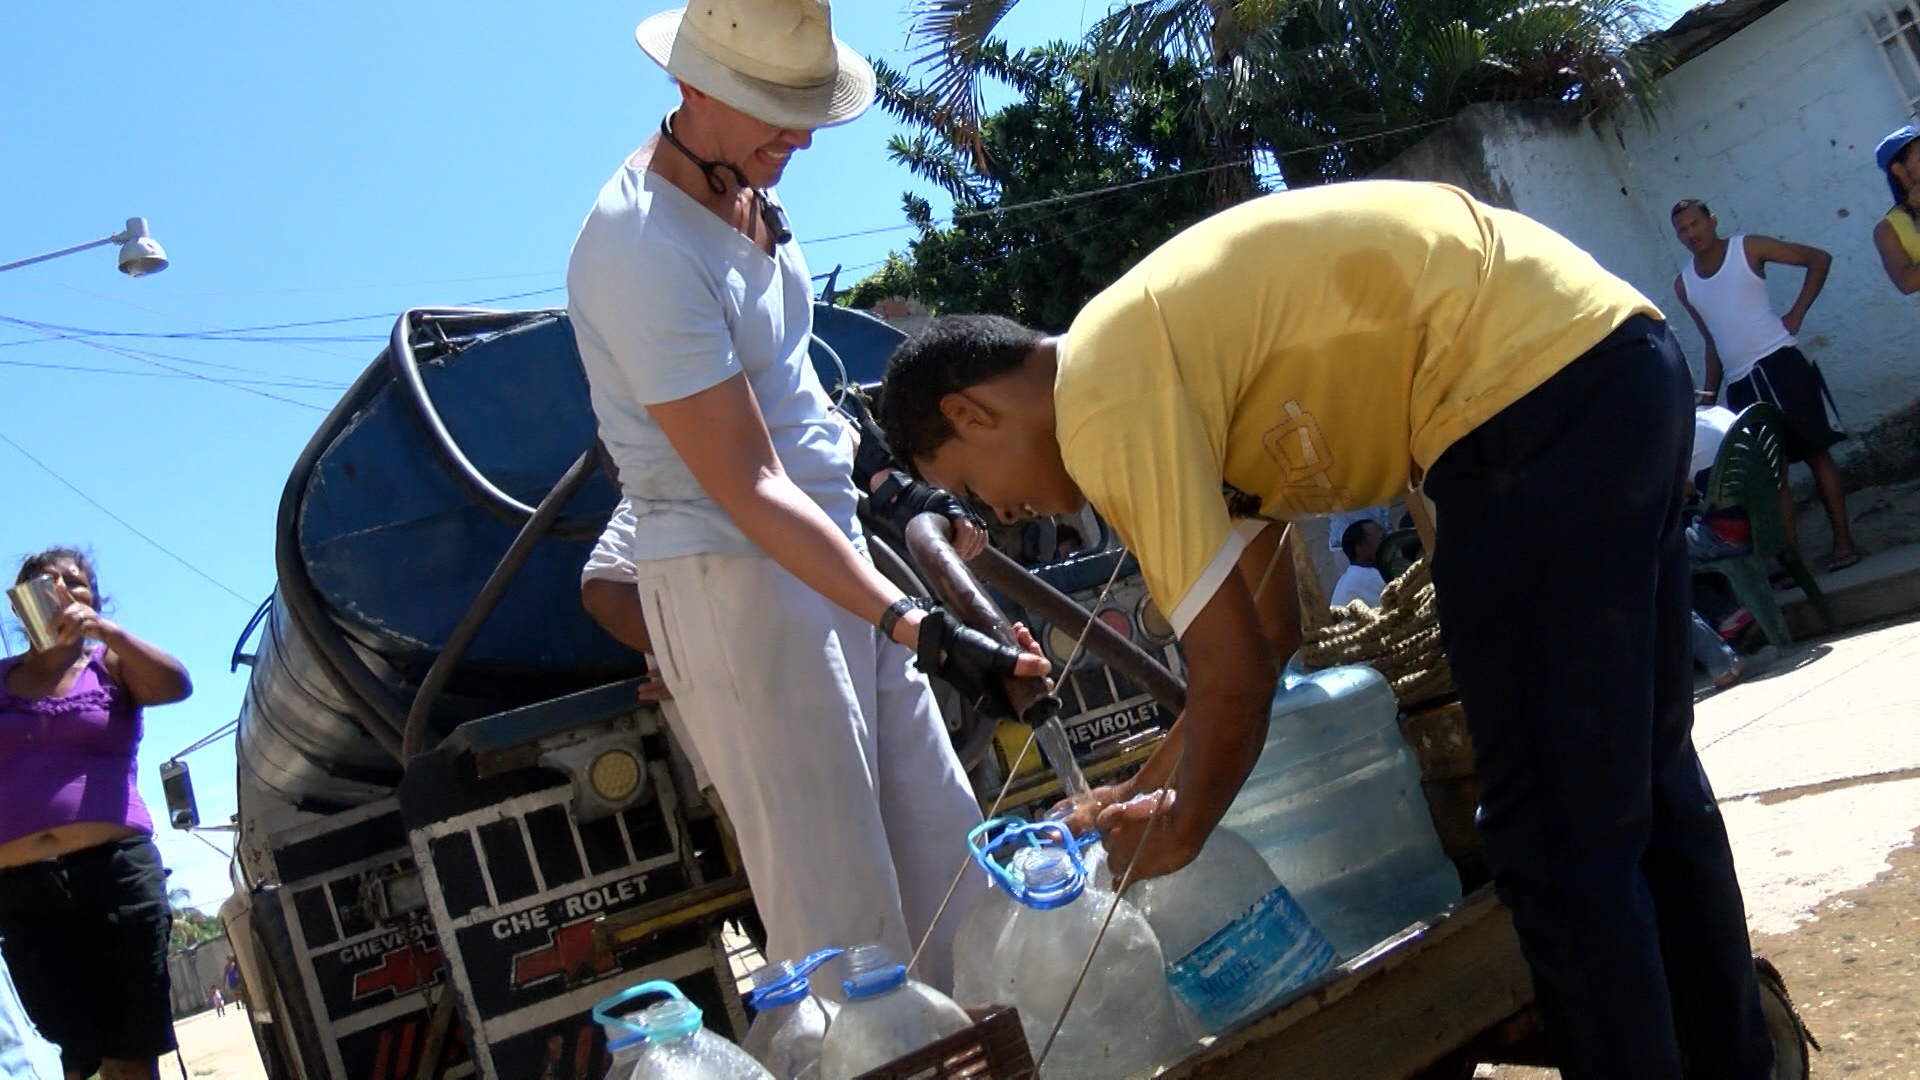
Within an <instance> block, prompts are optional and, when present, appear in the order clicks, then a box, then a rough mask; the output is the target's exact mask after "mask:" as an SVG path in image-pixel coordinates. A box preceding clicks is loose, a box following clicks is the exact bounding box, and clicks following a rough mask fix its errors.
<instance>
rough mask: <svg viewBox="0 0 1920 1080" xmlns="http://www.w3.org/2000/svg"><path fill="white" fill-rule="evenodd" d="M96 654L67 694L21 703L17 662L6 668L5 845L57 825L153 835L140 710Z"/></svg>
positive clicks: (2, 752)
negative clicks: (143, 787) (144, 787)
mask: <svg viewBox="0 0 1920 1080" xmlns="http://www.w3.org/2000/svg"><path fill="white" fill-rule="evenodd" d="M106 654H107V650H106V646H104V645H99V646H95V647H94V650H93V652H92V654H91V655H89V656H88V658H87V666H86V667H85V668H84V669H82V670H81V672H80V675H79V677H78V678H76V679H75V680H74V682H73V689H72V690H70V691H68V692H67V693H65V694H61V695H57V696H52V697H44V698H22V697H16V696H15V695H14V694H12V693H10V692H8V691H7V689H6V678H7V675H8V674H9V673H10V672H11V671H12V670H13V668H14V665H15V664H17V663H19V661H20V658H19V657H17V656H14V657H8V658H6V659H5V660H0V843H6V842H8V841H11V840H18V839H20V838H21V837H23V836H31V835H33V834H34V833H37V832H44V831H46V830H47V829H51V828H53V827H55V826H57V825H73V824H76V823H79V822H104V823H106V824H109V825H125V826H127V827H129V828H132V829H138V830H140V831H141V832H148V833H150V832H152V831H153V817H152V815H150V814H149V813H148V812H147V805H146V803H144V802H142V801H141V799H140V790H139V787H138V785H137V783H136V769H137V767H138V764H137V755H138V753H139V749H140V736H141V733H142V724H141V717H140V706H139V705H137V704H135V703H134V701H133V697H132V695H130V694H128V693H127V691H126V688H125V687H122V686H120V685H119V684H118V683H116V682H114V680H113V676H112V675H110V674H109V673H108V672H107V661H106Z"/></svg>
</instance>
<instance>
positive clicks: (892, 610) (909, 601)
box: [877, 596, 933, 641]
mask: <svg viewBox="0 0 1920 1080" xmlns="http://www.w3.org/2000/svg"><path fill="white" fill-rule="evenodd" d="M915 608H919V609H920V610H921V611H932V610H933V601H931V600H929V599H927V598H926V597H924V596H902V597H901V598H900V599H898V600H895V601H894V602H893V603H891V604H888V605H887V610H885V611H883V612H881V613H880V622H879V623H878V624H877V625H878V626H879V628H880V636H881V637H883V638H886V639H887V640H888V641H892V640H893V628H894V626H895V625H897V624H898V623H899V622H900V617H901V616H902V615H905V614H906V613H907V612H909V611H912V610H913V609H915Z"/></svg>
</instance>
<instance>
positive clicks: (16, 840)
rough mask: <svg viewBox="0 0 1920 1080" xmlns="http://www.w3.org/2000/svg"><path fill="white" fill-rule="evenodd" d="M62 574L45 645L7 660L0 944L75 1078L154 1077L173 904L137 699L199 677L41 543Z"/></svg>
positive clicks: (164, 1045) (31, 568)
mask: <svg viewBox="0 0 1920 1080" xmlns="http://www.w3.org/2000/svg"><path fill="white" fill-rule="evenodd" d="M37 576H51V577H53V578H54V579H56V581H57V582H58V592H59V595H60V599H61V601H62V602H63V603H64V604H65V605H66V608H65V610H64V611H62V612H61V613H60V615H59V617H58V618H57V619H56V620H55V621H54V624H53V626H54V632H55V634H56V636H57V641H56V643H55V644H54V646H53V647H52V648H48V649H34V650H32V651H30V652H27V653H24V654H22V655H20V656H9V657H7V658H6V659H5V660H0V950H4V953H5V956H6V962H7V967H8V968H10V969H11V970H12V972H13V980H14V984H15V985H16V986H17V987H18V989H19V991H20V998H21V1001H22V1002H23V1003H24V1004H25V1005H26V1008H27V1015H28V1016H29V1017H31V1018H32V1019H33V1022H34V1025H35V1026H36V1027H38V1028H39V1029H40V1030H41V1032H42V1033H44V1034H45V1035H46V1036H47V1038H48V1039H51V1040H52V1041H53V1042H54V1043H55V1044H57V1045H58V1046H59V1047H60V1057H61V1066H62V1068H64V1069H65V1070H66V1074H67V1076H68V1077H70V1078H79V1077H85V1076H89V1075H91V1074H92V1073H93V1072H95V1071H96V1070H97V1071H98V1072H99V1073H100V1076H101V1080H136V1078H138V1080H147V1078H149V1077H152V1076H154V1075H157V1073H156V1072H155V1070H156V1069H157V1067H158V1059H159V1057H160V1055H162V1054H164V1053H166V1052H167V1051H169V1050H172V1049H173V1048H174V1041H173V1020H172V1010H171V1007H170V1002H169V985H168V979H167V936H168V932H169V931H170V929H171V924H172V913H171V910H170V909H169V907H168V904H167V889H166V871H165V869H163V868H162V867H161V865H160V852H159V851H158V850H157V849H156V848H155V847H154V845H153V819H152V817H151V816H149V815H148V813H147V808H146V805H145V804H144V803H142V802H141V801H140V792H139V791H138V789H137V788H136V787H135V784H134V776H135V769H136V755H137V751H138V750H139V747H140V734H141V721H140V710H141V709H142V708H143V707H145V706H148V705H167V704H171V703H172V702H176V701H181V700H183V699H185V698H186V696H187V695H188V694H190V693H192V692H193V684H192V682H191V681H190V680H189V679H188V678H187V672H186V669H185V668H183V667H181V666H180V661H178V660H176V659H174V658H173V657H172V656H169V655H168V654H167V653H166V652H164V651H162V650H160V649H158V648H155V647H154V646H152V645H149V644H147V643H146V642H144V641H142V640H140V639H139V638H137V637H134V636H133V635H132V634H129V633H127V632H126V631H125V630H122V629H121V628H120V627H119V626H117V625H115V624H114V623H112V622H110V621H108V620H107V619H104V618H102V617H101V615H100V612H99V610H98V609H99V606H100V605H99V585H98V582H97V581H96V579H95V577H94V573H93V567H92V565H91V563H90V562H89V560H88V559H87V557H86V555H84V554H83V553H81V552H79V551H75V550H73V549H71V548H54V549H52V550H50V551H44V552H41V553H40V554H38V555H35V556H33V557H31V558H29V559H27V561H26V562H25V563H24V564H23V565H22V566H21V567H20V574H19V577H18V578H17V579H16V584H17V583H19V582H24V581H26V580H27V579H29V578H33V577H37Z"/></svg>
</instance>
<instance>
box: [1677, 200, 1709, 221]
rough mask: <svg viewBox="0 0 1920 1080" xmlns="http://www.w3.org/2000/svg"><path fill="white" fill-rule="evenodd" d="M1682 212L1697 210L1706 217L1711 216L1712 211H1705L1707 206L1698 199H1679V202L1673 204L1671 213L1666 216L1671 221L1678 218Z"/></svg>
mask: <svg viewBox="0 0 1920 1080" xmlns="http://www.w3.org/2000/svg"><path fill="white" fill-rule="evenodd" d="M1682 210H1698V211H1700V212H1701V213H1702V214H1704V215H1706V216H1707V217H1712V216H1713V211H1711V210H1709V209H1707V204H1706V203H1703V202H1701V201H1700V200H1699V199H1681V200H1680V201H1679V202H1677V203H1674V204H1673V212H1672V213H1670V214H1668V215H1667V218H1668V219H1669V220H1671V219H1673V218H1677V217H1679V216H1680V212H1681V211H1682Z"/></svg>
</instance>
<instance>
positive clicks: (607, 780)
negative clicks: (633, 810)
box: [587, 750, 640, 802]
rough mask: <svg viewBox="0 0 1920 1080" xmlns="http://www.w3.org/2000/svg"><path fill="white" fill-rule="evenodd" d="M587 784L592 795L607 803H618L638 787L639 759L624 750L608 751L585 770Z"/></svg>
mask: <svg viewBox="0 0 1920 1080" xmlns="http://www.w3.org/2000/svg"><path fill="white" fill-rule="evenodd" d="M587 782H588V783H590V784H592V785H593V791H594V794H596V795H598V796H600V797H601V798H603V799H605V800H607V801H608V802H619V801H620V800H622V799H625V798H627V797H628V796H630V795H632V794H633V793H634V791H635V790H636V789H638V788H639V787H640V759H639V758H636V757H634V756H633V755H632V754H630V753H628V752H627V751H625V750H609V751H607V752H606V753H604V754H601V755H600V756H599V757H597V758H594V759H593V765H592V766H591V767H589V768H588V769H587Z"/></svg>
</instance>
